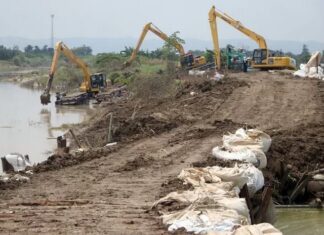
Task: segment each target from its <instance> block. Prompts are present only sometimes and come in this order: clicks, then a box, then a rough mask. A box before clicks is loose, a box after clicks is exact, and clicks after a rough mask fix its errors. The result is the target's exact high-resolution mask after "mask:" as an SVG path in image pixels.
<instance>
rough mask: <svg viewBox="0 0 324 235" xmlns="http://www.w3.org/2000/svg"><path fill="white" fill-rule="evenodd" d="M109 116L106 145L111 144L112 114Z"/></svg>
mask: <svg viewBox="0 0 324 235" xmlns="http://www.w3.org/2000/svg"><path fill="white" fill-rule="evenodd" d="M109 116H110V120H109V126H108V136H107V142H108V144H109V143H111V141H112V134H111V133H112V123H113V114H112V113H110V114H109Z"/></svg>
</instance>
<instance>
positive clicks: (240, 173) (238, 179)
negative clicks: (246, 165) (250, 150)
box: [205, 165, 249, 189]
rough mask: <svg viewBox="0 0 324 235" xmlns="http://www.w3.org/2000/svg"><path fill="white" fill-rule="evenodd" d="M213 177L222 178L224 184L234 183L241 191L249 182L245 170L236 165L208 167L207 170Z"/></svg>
mask: <svg viewBox="0 0 324 235" xmlns="http://www.w3.org/2000/svg"><path fill="white" fill-rule="evenodd" d="M205 169H206V170H207V171H208V173H209V174H211V175H212V176H217V177H219V178H221V180H222V181H224V182H233V183H234V184H235V185H237V186H238V187H239V188H240V189H241V188H242V187H243V186H244V185H245V184H246V183H247V182H248V180H249V179H248V177H247V176H246V175H245V173H244V171H245V170H244V169H243V168H240V167H238V166H237V165H235V166H234V167H220V166H213V167H206V168H205Z"/></svg>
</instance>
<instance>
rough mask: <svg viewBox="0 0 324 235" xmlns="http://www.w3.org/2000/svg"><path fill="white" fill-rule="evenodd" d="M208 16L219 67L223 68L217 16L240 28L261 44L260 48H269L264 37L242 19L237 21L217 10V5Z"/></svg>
mask: <svg viewBox="0 0 324 235" xmlns="http://www.w3.org/2000/svg"><path fill="white" fill-rule="evenodd" d="M208 16H209V17H208V18H209V24H210V30H211V33H212V38H213V44H214V53H215V63H216V64H217V68H218V69H220V68H221V64H220V63H221V59H220V48H219V41H218V31H217V22H216V18H217V17H218V18H220V19H222V20H223V21H225V22H226V23H228V24H229V25H231V26H232V27H234V28H236V29H237V30H239V31H240V32H241V33H243V34H245V35H246V36H248V37H249V38H251V39H252V40H254V41H255V42H256V43H257V44H258V45H259V48H260V49H266V50H267V43H266V40H265V39H264V37H262V36H261V35H259V34H257V33H255V32H253V31H251V30H250V29H248V28H246V27H245V26H243V25H242V24H241V22H240V21H237V20H235V19H233V18H232V17H230V16H229V15H227V14H225V13H222V12H220V11H218V10H216V8H215V6H212V8H211V9H210V11H209V14H208Z"/></svg>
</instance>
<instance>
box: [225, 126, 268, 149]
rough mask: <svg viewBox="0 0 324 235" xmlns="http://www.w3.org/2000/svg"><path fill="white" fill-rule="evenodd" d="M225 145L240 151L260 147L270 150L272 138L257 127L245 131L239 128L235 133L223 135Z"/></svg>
mask: <svg viewBox="0 0 324 235" xmlns="http://www.w3.org/2000/svg"><path fill="white" fill-rule="evenodd" d="M223 146H224V147H225V149H226V150H229V151H240V150H242V149H246V148H248V149H260V150H262V151H263V152H264V153H266V152H268V150H269V148H270V146H271V138H270V136H269V135H268V134H266V133H264V132H263V131H260V130H257V129H250V130H247V131H245V130H244V129H243V128H240V129H238V130H237V131H236V132H235V134H229V135H224V136H223Z"/></svg>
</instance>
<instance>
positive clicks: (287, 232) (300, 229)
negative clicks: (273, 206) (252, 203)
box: [275, 209, 324, 235]
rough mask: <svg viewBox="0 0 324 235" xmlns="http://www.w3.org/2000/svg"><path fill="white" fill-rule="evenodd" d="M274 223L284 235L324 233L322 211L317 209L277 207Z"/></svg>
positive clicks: (323, 215) (323, 213) (317, 234)
mask: <svg viewBox="0 0 324 235" xmlns="http://www.w3.org/2000/svg"><path fill="white" fill-rule="evenodd" d="M276 211H277V214H278V219H277V223H276V224H275V226H276V228H278V229H280V230H281V231H282V232H283V234H284V235H297V234H303V235H322V234H324V211H323V210H318V209H277V210H276Z"/></svg>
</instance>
